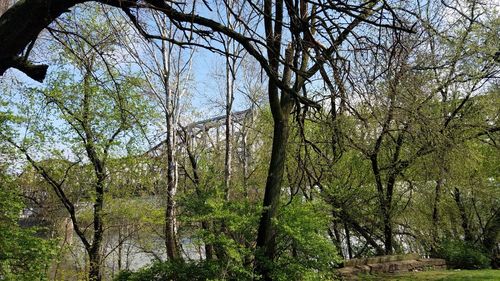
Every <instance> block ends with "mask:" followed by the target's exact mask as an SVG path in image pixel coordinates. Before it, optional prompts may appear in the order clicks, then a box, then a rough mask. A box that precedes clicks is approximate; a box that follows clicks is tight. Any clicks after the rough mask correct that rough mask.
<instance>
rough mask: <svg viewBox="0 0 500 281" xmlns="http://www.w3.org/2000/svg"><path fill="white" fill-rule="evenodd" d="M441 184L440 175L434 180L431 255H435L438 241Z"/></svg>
mask: <svg viewBox="0 0 500 281" xmlns="http://www.w3.org/2000/svg"><path fill="white" fill-rule="evenodd" d="M442 186H443V178H442V175H440V178H439V179H438V180H437V181H436V189H435V193H434V206H433V210H432V230H431V232H432V237H431V238H432V244H431V249H430V253H431V256H433V257H435V256H437V253H436V246H437V244H438V243H439V232H438V228H439V202H440V201H441V189H442Z"/></svg>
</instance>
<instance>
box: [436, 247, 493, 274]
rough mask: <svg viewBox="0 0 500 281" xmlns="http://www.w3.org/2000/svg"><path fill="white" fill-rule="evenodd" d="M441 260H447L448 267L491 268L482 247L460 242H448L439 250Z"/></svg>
mask: <svg viewBox="0 0 500 281" xmlns="http://www.w3.org/2000/svg"><path fill="white" fill-rule="evenodd" d="M438 251H439V254H440V256H441V258H444V259H446V261H447V262H448V266H450V267H452V268H460V269H481V268H488V267H489V266H490V259H489V257H488V255H487V254H485V253H484V252H483V251H481V247H478V246H477V245H474V244H473V243H468V242H463V241H460V240H446V241H443V242H442V243H441V245H440V246H439V248H438Z"/></svg>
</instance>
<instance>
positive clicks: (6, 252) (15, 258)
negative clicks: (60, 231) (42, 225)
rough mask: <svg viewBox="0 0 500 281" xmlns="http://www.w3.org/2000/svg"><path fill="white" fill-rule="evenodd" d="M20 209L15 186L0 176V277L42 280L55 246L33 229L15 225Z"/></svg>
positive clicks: (3, 278) (45, 274)
mask: <svg viewBox="0 0 500 281" xmlns="http://www.w3.org/2000/svg"><path fill="white" fill-rule="evenodd" d="M22 209H23V203H22V201H21V199H20V197H19V195H18V194H17V193H16V189H15V188H12V186H10V185H9V183H8V182H6V181H5V180H4V179H0V279H1V280H6V281H7V280H12V281H32V280H46V277H47V270H48V268H49V265H50V262H51V260H52V258H54V255H55V245H54V243H53V241H50V240H46V239H42V238H39V237H36V230H35V229H27V228H21V227H20V226H19V225H18V220H19V214H20V212H21V210H22Z"/></svg>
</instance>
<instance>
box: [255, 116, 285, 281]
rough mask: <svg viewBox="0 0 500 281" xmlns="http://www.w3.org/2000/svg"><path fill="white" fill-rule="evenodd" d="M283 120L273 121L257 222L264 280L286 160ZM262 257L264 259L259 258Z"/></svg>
mask: <svg viewBox="0 0 500 281" xmlns="http://www.w3.org/2000/svg"><path fill="white" fill-rule="evenodd" d="M285 114H286V115H287V116H286V118H284V119H283V120H279V121H277V122H275V123H274V132H273V146H272V152H271V163H270V165H269V170H268V176H267V182H266V189H265V194H264V204H263V205H264V210H263V211H262V216H261V219H260V223H259V231H258V234H257V249H258V250H259V251H261V252H260V253H259V252H258V253H257V254H258V255H259V256H258V257H257V267H258V270H259V272H260V273H261V274H262V275H263V277H264V280H271V279H270V277H269V274H270V268H269V267H268V265H267V263H268V262H270V261H272V260H273V259H274V256H275V251H276V249H275V229H274V227H273V225H272V219H273V218H274V217H276V211H277V208H278V203H279V198H280V192H281V180H282V178H283V171H284V168H285V160H286V147H287V142H288V133H289V125H288V115H289V114H290V113H285ZM259 259H264V260H259Z"/></svg>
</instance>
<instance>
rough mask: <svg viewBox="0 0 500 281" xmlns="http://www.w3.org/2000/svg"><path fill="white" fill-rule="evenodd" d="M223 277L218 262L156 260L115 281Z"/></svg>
mask: <svg viewBox="0 0 500 281" xmlns="http://www.w3.org/2000/svg"><path fill="white" fill-rule="evenodd" d="M222 278H223V276H221V268H220V265H219V264H218V263H217V262H213V261H200V262H184V261H180V260H176V261H166V262H156V263H153V264H152V265H151V266H149V267H146V268H143V269H141V270H139V271H137V272H131V271H122V272H120V274H119V275H118V276H117V277H116V278H115V281H164V280H176V281H198V280H199V281H202V280H219V279H222ZM239 280H241V279H239Z"/></svg>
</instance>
